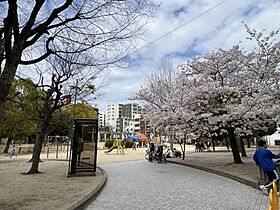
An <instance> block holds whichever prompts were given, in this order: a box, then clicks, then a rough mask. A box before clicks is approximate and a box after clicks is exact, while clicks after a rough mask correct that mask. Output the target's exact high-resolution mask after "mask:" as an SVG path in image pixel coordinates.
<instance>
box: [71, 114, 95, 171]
mask: <svg viewBox="0 0 280 210" xmlns="http://www.w3.org/2000/svg"><path fill="white" fill-rule="evenodd" d="M74 126H75V127H74V138H73V139H72V144H71V154H72V155H71V157H70V159H69V169H68V174H69V175H70V176H71V175H95V172H96V158H97V134H98V120H97V119H75V121H74Z"/></svg>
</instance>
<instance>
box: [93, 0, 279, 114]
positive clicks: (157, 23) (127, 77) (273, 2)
mask: <svg viewBox="0 0 280 210" xmlns="http://www.w3.org/2000/svg"><path fill="white" fill-rule="evenodd" d="M156 2H157V3H158V4H160V6H159V7H158V8H157V10H156V11H155V17H154V19H153V20H152V21H151V23H150V24H149V29H148V30H147V32H146V33H145V34H144V36H143V40H146V41H148V42H153V41H154V40H157V41H156V42H154V43H153V44H148V43H147V42H146V41H140V42H139V44H138V48H142V47H143V46H144V48H142V49H141V50H139V51H138V52H137V53H136V54H133V55H131V60H130V61H131V62H132V64H133V65H132V66H131V67H130V68H127V69H118V68H114V69H112V70H111V73H110V74H106V75H105V78H106V82H107V83H108V85H107V86H106V87H103V88H102V89H101V92H102V93H103V95H102V97H101V98H100V99H98V100H96V101H95V102H94V104H97V106H98V107H99V109H100V110H102V111H104V110H105V106H106V104H108V103H129V101H128V100H127V98H128V97H131V96H133V95H134V94H135V93H136V92H137V91H138V90H139V88H140V87H141V85H142V84H143V82H144V80H145V79H146V78H147V77H148V76H149V75H150V74H151V73H152V72H156V71H158V65H159V63H160V62H161V60H162V59H164V58H169V59H171V61H172V63H173V64H174V65H177V64H183V63H185V62H186V61H187V60H188V59H190V58H191V57H193V56H195V55H203V54H206V53H208V52H211V51H213V50H215V49H217V48H224V49H228V48H230V47H231V46H233V45H234V44H236V43H238V42H239V41H241V46H242V47H243V48H244V49H245V50H251V49H253V47H254V46H253V45H252V44H253V43H252V42H251V41H249V40H247V39H246V37H247V36H248V34H247V33H246V29H245V27H244V25H243V23H242V22H245V23H246V24H248V25H249V26H250V27H252V28H255V29H257V30H259V31H262V30H263V29H265V30H266V32H267V33H269V32H270V31H271V30H277V29H278V28H280V24H279V21H278V20H279V19H280V1H279V0H246V1H244V0H224V1H221V0H220V1H214V0H184V1H183V0H168V1H157V0H156ZM172 31H173V32H172ZM160 37H161V38H160ZM158 38H160V39H158Z"/></svg>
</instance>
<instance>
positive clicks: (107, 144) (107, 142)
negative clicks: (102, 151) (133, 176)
mask: <svg viewBox="0 0 280 210" xmlns="http://www.w3.org/2000/svg"><path fill="white" fill-rule="evenodd" d="M113 143H114V141H113V140H106V141H105V147H108V148H110V147H111V146H113Z"/></svg>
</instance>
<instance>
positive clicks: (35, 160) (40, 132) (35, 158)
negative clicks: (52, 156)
mask: <svg viewBox="0 0 280 210" xmlns="http://www.w3.org/2000/svg"><path fill="white" fill-rule="evenodd" d="M48 124H49V119H48V118H47V119H46V118H44V119H40V122H39V123H38V126H37V131H36V139H35V142H34V148H33V154H32V159H31V161H32V166H31V168H30V170H29V171H28V172H27V174H37V173H39V162H40V154H41V150H42V145H43V142H44V138H45V134H46V132H47V128H48Z"/></svg>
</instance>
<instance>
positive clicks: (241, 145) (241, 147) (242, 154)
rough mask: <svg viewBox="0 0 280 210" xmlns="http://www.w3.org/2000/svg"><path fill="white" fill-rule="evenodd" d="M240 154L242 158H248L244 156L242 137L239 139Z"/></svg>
mask: <svg viewBox="0 0 280 210" xmlns="http://www.w3.org/2000/svg"><path fill="white" fill-rule="evenodd" d="M240 152H241V156H242V157H248V156H247V154H246V150H245V146H244V140H243V138H242V137H240Z"/></svg>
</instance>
